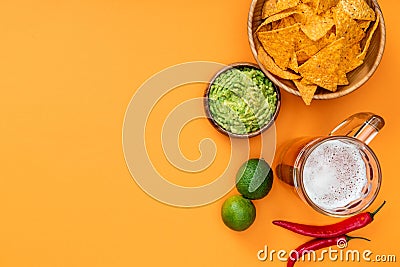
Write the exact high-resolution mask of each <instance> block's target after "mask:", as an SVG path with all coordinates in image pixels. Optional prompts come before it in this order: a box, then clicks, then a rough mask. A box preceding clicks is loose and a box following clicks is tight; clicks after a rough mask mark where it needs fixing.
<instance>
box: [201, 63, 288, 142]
mask: <svg viewBox="0 0 400 267" xmlns="http://www.w3.org/2000/svg"><path fill="white" fill-rule="evenodd" d="M235 67H250V68H254V69H257V70H260V71H262V72H264V71H263V70H262V69H260V67H259V66H257V65H256V64H253V63H249V62H238V63H233V64H230V65H228V66H226V67H224V68H222V69H221V70H220V71H218V72H217V73H216V74H215V75H214V76H213V77H212V79H211V81H210V82H209V84H208V86H207V89H206V91H205V92H204V110H205V112H206V115H207V118H208V120H209V121H210V123H211V125H212V126H214V128H215V129H216V130H217V131H219V132H220V133H223V134H225V135H228V136H230V137H235V138H250V137H254V136H257V135H259V134H261V133H262V132H264V131H265V130H267V129H268V128H269V127H271V125H272V124H273V123H274V121H275V120H276V117H277V116H278V113H279V110H280V108H281V93H280V91H279V88H278V87H277V86H276V85H275V84H274V82H273V81H272V80H271V82H272V86H273V87H274V90H275V92H276V98H277V101H276V109H275V112H274V114H273V115H272V117H271V119H270V120H269V121H268V122H267V123H266V124H264V125H263V126H262V127H261V128H260V129H258V130H257V131H254V132H251V133H247V134H235V133H231V132H229V131H228V130H225V129H224V128H222V127H221V126H220V125H219V124H218V123H217V122H216V121H215V119H214V118H213V116H212V114H211V111H210V106H209V93H210V89H211V85H212V84H213V83H214V81H215V79H216V78H217V77H218V76H219V75H221V74H222V73H224V72H226V71H227V70H229V69H232V68H235ZM264 74H265V75H266V76H267V74H266V73H265V72H264ZM267 78H268V76H267ZM268 79H269V78H268Z"/></svg>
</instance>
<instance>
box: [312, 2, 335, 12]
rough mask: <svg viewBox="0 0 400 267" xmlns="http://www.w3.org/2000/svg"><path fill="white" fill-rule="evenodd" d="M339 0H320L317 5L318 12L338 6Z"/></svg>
mask: <svg viewBox="0 0 400 267" xmlns="http://www.w3.org/2000/svg"><path fill="white" fill-rule="evenodd" d="M338 2H339V0H320V1H318V5H317V7H316V12H317V14H321V13H324V12H325V11H327V10H329V9H330V8H332V7H334V6H336V5H337V4H338Z"/></svg>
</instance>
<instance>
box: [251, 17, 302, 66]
mask: <svg viewBox="0 0 400 267" xmlns="http://www.w3.org/2000/svg"><path fill="white" fill-rule="evenodd" d="M299 29H300V26H299V24H295V25H293V26H290V27H287V28H283V29H278V30H273V31H268V32H258V33H257V36H258V39H259V40H260V42H261V44H262V45H263V47H264V49H265V51H267V53H268V54H269V55H271V57H272V58H273V59H274V61H275V62H276V64H277V65H278V66H279V67H280V68H281V69H283V70H286V69H287V67H288V65H289V61H290V57H291V56H292V54H293V52H294V40H295V36H297V34H298V32H299Z"/></svg>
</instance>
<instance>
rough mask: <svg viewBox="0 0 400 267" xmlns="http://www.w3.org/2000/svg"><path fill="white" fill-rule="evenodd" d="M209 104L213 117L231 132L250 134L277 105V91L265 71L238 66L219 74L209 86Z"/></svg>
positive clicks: (265, 122) (257, 128)
mask: <svg viewBox="0 0 400 267" xmlns="http://www.w3.org/2000/svg"><path fill="white" fill-rule="evenodd" d="M208 99H209V101H208V105H209V110H210V113H211V116H212V118H213V119H214V121H215V122H216V123H217V124H218V125H219V126H221V127H222V128H223V129H225V130H227V131H228V132H231V133H233V134H239V135H240V134H249V133H252V132H255V131H257V130H259V129H260V128H262V127H263V126H264V125H265V124H267V123H268V122H269V121H270V120H271V119H272V117H273V115H274V113H275V111H276V106H277V101H278V97H277V93H276V91H275V88H274V86H273V84H272V83H271V81H270V80H268V78H267V77H266V76H265V74H264V73H263V72H262V71H261V70H259V69H257V68H255V67H250V66H238V67H233V68H231V69H228V70H226V71H224V72H222V73H221V74H219V75H218V76H217V77H216V78H215V79H214V81H213V82H212V84H211V86H210V90H209V93H208Z"/></svg>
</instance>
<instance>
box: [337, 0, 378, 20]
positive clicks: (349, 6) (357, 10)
mask: <svg viewBox="0 0 400 267" xmlns="http://www.w3.org/2000/svg"><path fill="white" fill-rule="evenodd" d="M339 6H340V7H341V8H342V9H343V10H344V11H345V12H346V13H347V14H348V15H349V16H350V17H351V18H352V19H362V20H375V12H374V10H373V9H372V8H371V7H370V6H369V5H368V4H367V2H365V0H340V2H339V4H338V7H339Z"/></svg>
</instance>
